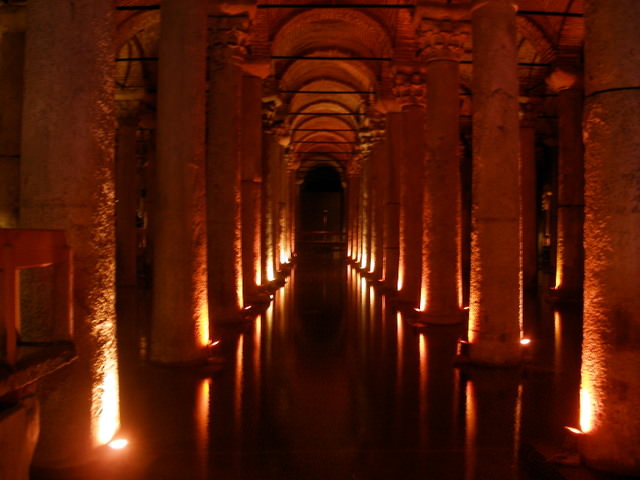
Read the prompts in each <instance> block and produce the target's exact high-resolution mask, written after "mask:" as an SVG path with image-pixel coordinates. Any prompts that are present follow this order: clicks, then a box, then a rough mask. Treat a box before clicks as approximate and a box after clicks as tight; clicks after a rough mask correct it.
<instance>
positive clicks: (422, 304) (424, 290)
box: [418, 282, 428, 312]
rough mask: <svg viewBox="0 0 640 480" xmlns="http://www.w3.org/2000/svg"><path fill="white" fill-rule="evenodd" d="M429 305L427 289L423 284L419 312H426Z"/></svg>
mask: <svg viewBox="0 0 640 480" xmlns="http://www.w3.org/2000/svg"><path fill="white" fill-rule="evenodd" d="M423 283H424V282H423ZM427 305H428V302H427V287H426V286H425V285H424V284H423V286H422V288H420V306H419V307H418V311H419V312H425V311H426V310H427Z"/></svg>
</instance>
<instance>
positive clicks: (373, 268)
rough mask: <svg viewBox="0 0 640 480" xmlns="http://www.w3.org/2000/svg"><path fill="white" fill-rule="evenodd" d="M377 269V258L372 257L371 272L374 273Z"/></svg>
mask: <svg viewBox="0 0 640 480" xmlns="http://www.w3.org/2000/svg"><path fill="white" fill-rule="evenodd" d="M375 270H376V259H375V258H373V257H371V263H370V265H369V273H373V272H375Z"/></svg>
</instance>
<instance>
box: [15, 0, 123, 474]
mask: <svg viewBox="0 0 640 480" xmlns="http://www.w3.org/2000/svg"><path fill="white" fill-rule="evenodd" d="M27 9H28V13H27V14H28V25H29V30H28V34H27V41H26V49H25V69H24V104H23V105H24V108H23V114H22V142H21V153H22V158H21V163H20V180H21V184H20V224H19V226H20V227H21V228H44V229H62V230H65V234H66V238H67V242H68V243H69V245H70V246H71V247H72V249H73V258H74V273H75V278H74V285H73V295H74V306H73V310H74V330H75V331H74V337H73V340H74V343H75V347H76V350H77V352H78V359H77V360H76V361H75V362H74V363H72V364H71V365H69V366H68V367H66V368H64V369H62V370H60V371H58V372H56V373H54V374H52V375H51V376H49V377H47V378H45V379H43V380H42V382H40V384H39V386H38V390H39V395H40V400H41V406H42V408H41V420H42V421H41V428H40V440H39V444H38V449H37V452H36V458H35V459H34V465H35V466H39V467H51V468H54V467H63V466H69V465H73V464H79V463H83V462H86V461H88V459H89V458H90V456H91V453H92V450H93V449H94V448H96V447H97V446H98V445H101V444H104V443H106V442H108V441H109V440H110V439H111V438H112V436H113V435H114V434H115V433H116V431H117V429H118V428H119V405H118V400H117V399H118V358H117V356H118V354H117V350H116V332H115V314H116V310H115V222H114V219H115V191H114V190H115V189H114V179H113V166H114V165H113V158H114V132H115V114H114V105H113V104H114V90H113V85H114V78H113V75H114V71H113V66H114V63H113V50H112V49H111V45H112V44H111V41H112V38H113V28H114V23H113V16H112V15H113V4H112V2H111V1H109V0H77V1H75V2H73V3H72V2H50V1H47V0H34V1H30V2H29V4H28V6H27Z"/></svg>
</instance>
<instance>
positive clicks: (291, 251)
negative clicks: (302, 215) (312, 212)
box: [283, 159, 300, 260]
mask: <svg viewBox="0 0 640 480" xmlns="http://www.w3.org/2000/svg"><path fill="white" fill-rule="evenodd" d="M298 168H300V161H299V160H298V159H296V161H295V162H288V163H287V185H288V187H287V191H288V193H289V196H288V205H287V211H288V219H289V221H288V223H287V228H288V232H287V234H288V235H287V240H288V241H287V252H286V253H287V256H288V259H292V258H293V257H294V256H295V249H296V232H297V228H298V207H299V205H300V197H299V193H300V187H299V182H298ZM283 260H285V259H284V258H283Z"/></svg>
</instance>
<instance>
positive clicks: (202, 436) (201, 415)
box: [194, 378, 211, 473]
mask: <svg viewBox="0 0 640 480" xmlns="http://www.w3.org/2000/svg"><path fill="white" fill-rule="evenodd" d="M210 392H211V379H210V378H203V379H202V380H200V382H199V383H198V385H197V387H196V405H195V407H196V408H195V412H194V413H195V421H196V425H195V426H196V441H197V444H196V445H197V450H198V457H199V460H200V464H201V465H202V468H203V469H205V472H204V473H206V465H207V452H208V451H209V415H210V401H211V396H210Z"/></svg>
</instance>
